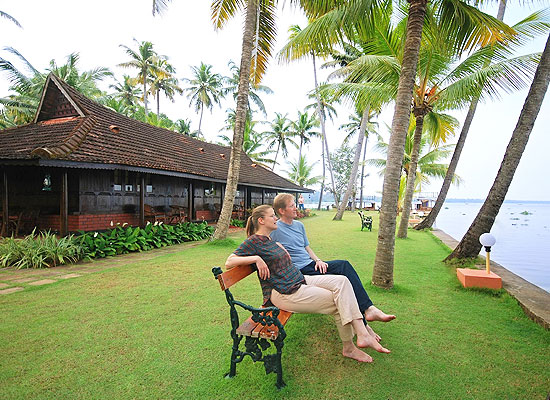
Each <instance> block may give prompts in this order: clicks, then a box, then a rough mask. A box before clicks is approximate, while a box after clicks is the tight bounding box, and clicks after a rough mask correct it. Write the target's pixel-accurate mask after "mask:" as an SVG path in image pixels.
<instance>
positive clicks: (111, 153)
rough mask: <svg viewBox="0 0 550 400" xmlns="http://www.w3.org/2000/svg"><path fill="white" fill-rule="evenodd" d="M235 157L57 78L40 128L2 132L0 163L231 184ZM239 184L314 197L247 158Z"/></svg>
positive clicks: (40, 114)
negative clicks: (143, 172) (124, 170)
mask: <svg viewBox="0 0 550 400" xmlns="http://www.w3.org/2000/svg"><path fill="white" fill-rule="evenodd" d="M230 154H231V149H230V148H229V147H225V146H220V145H217V144H212V143H206V142H202V141H200V140H197V139H194V138H191V137H189V136H187V135H182V134H179V133H176V132H173V131H170V130H167V129H163V128H158V127H155V126H152V125H149V124H145V123H143V122H140V121H136V120H134V119H132V118H128V117H126V116H124V115H121V114H118V113H116V112H115V111H113V110H110V109H108V108H106V107H104V106H102V105H100V104H98V103H96V102H94V101H92V100H90V99H88V98H87V97H85V96H84V95H82V94H80V93H79V92H77V91H76V90H75V89H73V88H72V87H70V86H69V85H67V84H66V83H65V82H63V81H62V80H60V79H59V78H57V77H56V76H55V75H53V74H50V75H49V76H48V79H47V81H46V85H45V89H44V92H43V94H42V99H41V101H40V106H39V108H38V111H37V114H36V117H35V122H34V123H31V124H27V125H23V126H19V127H15V128H9V129H5V130H2V131H0V163H5V162H6V160H9V161H11V163H13V162H14V161H17V160H21V161H23V160H32V159H40V160H45V159H46V160H56V161H59V162H60V163H61V162H65V164H66V163H67V162H74V163H85V164H86V165H90V164H101V165H103V166H105V165H112V166H113V168H116V166H119V165H123V166H130V167H140V168H146V169H151V170H157V171H158V172H159V173H163V172H165V171H169V172H175V173H183V174H189V175H194V176H197V178H198V179H200V177H204V178H212V179H215V180H223V181H225V180H226V179H227V169H228V166H229V157H230ZM50 165H52V164H50ZM53 165H55V162H54V163H53ZM239 183H240V184H248V185H253V186H260V187H269V188H277V189H284V190H290V191H310V190H308V189H305V188H302V187H300V186H298V185H295V184H294V183H292V182H290V181H288V180H287V179H284V178H282V177H281V176H279V175H277V174H275V173H273V172H272V171H270V170H268V169H266V168H264V167H262V166H260V165H257V164H255V163H254V161H252V160H251V159H250V158H249V157H248V156H247V155H246V154H245V153H244V152H243V153H241V169H240V175H239Z"/></svg>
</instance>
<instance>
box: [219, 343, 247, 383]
mask: <svg viewBox="0 0 550 400" xmlns="http://www.w3.org/2000/svg"><path fill="white" fill-rule="evenodd" d="M242 338H243V337H242V336H239V335H235V336H234V337H233V350H232V351H231V366H230V367H229V372H228V373H227V374H225V375H224V376H225V377H226V378H233V377H234V376H235V375H237V362H238V361H237V358H238V357H239V353H240V352H239V344H240V343H241V340H242Z"/></svg>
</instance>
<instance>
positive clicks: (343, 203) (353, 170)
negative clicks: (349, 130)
mask: <svg viewBox="0 0 550 400" xmlns="http://www.w3.org/2000/svg"><path fill="white" fill-rule="evenodd" d="M369 114H370V109H369V107H367V108H366V109H365V111H363V116H362V117H361V125H360V127H359V138H358V139H357V146H356V147H355V154H354V157H353V164H352V166H351V174H350V177H349V182H348V187H347V188H346V192H345V193H344V197H343V198H342V201H341V202H340V205H339V206H338V211H337V212H336V215H335V216H334V218H333V219H332V220H333V221H341V220H342V216H343V215H344V210H345V209H346V204H348V199H349V197H350V196H351V194H352V192H353V188H354V186H355V182H357V169H358V168H359V159H360V158H361V150H363V141H364V140H365V131H366V130H367V122H368V120H369ZM354 200H355V199H354ZM354 202H355V201H354Z"/></svg>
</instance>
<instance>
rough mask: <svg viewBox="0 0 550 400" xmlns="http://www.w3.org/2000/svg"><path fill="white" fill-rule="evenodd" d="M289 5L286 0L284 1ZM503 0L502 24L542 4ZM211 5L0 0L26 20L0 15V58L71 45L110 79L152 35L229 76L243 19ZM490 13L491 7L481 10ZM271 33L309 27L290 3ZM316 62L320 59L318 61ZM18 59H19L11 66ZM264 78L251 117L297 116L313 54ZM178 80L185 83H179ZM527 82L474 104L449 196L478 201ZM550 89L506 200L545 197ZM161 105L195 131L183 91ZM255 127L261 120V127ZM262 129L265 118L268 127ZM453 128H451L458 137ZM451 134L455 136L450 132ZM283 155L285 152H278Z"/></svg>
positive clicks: (211, 115)
mask: <svg viewBox="0 0 550 400" xmlns="http://www.w3.org/2000/svg"><path fill="white" fill-rule="evenodd" d="M286 3H288V2H286ZM518 3H519V2H517V1H516V2H510V3H509V6H508V9H507V11H506V15H505V17H504V20H505V22H507V23H509V24H513V23H515V22H517V21H519V20H520V19H521V18H523V17H525V16H527V15H528V14H530V13H532V12H533V11H535V10H537V9H540V8H541V7H542V6H541V5H540V3H536V6H532V7H528V6H525V5H519V4H518ZM210 4H211V1H207V0H201V1H196V0H173V2H172V3H169V5H168V8H167V10H166V11H165V12H164V13H163V14H162V15H161V16H155V17H153V16H152V13H151V5H152V1H151V0H116V1H106V0H96V1H94V2H82V1H81V2H79V1H75V0H72V1H71V0H49V1H38V0H18V1H16V2H14V1H4V0H0V10H1V11H4V12H6V13H8V14H10V15H11V16H13V17H14V18H16V19H17V20H18V21H19V22H20V24H21V25H22V26H23V28H22V29H20V28H18V27H16V26H15V25H14V24H12V23H11V22H10V21H8V20H6V19H0V57H3V58H5V59H7V60H10V61H15V59H14V57H13V56H12V55H11V54H9V53H8V52H6V51H5V50H3V49H4V48H5V47H7V46H10V47H14V48H15V49H17V50H18V51H19V52H20V53H21V54H22V55H23V56H24V57H25V58H26V59H27V60H28V61H29V62H30V63H31V64H32V65H34V66H35V67H36V68H37V69H38V70H40V71H43V70H45V69H46V68H47V67H48V65H49V62H50V60H52V59H55V60H56V61H57V63H58V64H63V63H64V61H65V59H66V57H67V56H68V55H69V54H70V53H73V52H78V53H80V62H79V65H80V70H81V71H83V70H88V69H93V68H96V67H100V66H102V67H108V68H109V69H110V70H111V71H112V72H113V73H114V74H115V77H116V78H117V79H121V78H122V74H123V73H125V74H129V75H134V74H135V71H134V70H131V69H124V68H121V67H118V64H120V63H122V62H125V61H127V60H128V58H127V56H126V54H125V53H124V50H123V49H122V48H121V47H120V45H121V44H123V45H126V46H129V47H131V48H134V49H137V44H136V43H135V42H134V41H133V39H136V40H138V41H145V40H146V41H150V42H152V43H153V44H154V48H155V50H156V51H157V52H158V53H159V54H162V55H166V56H168V58H169V60H170V63H171V64H172V65H173V66H174V67H175V68H176V76H177V77H179V78H184V77H187V78H190V77H191V66H198V65H199V64H200V63H201V62H204V63H207V64H211V65H213V70H214V72H218V73H220V74H222V75H229V73H230V72H229V68H228V66H227V64H228V62H229V60H233V61H235V62H236V63H237V64H239V62H240V53H241V44H242V25H243V22H244V18H243V17H242V16H238V17H237V18H235V19H234V20H232V21H231V22H230V23H229V24H228V25H227V26H226V27H225V28H224V29H223V30H221V31H216V30H215V29H214V28H213V25H212V23H211V19H210ZM487 12H488V13H490V14H491V15H496V8H490V9H488V10H487ZM277 24H278V39H277V44H276V46H275V49H276V52H277V51H278V50H279V49H280V48H281V47H282V46H283V45H284V43H285V41H286V40H287V38H288V27H289V26H290V25H293V24H298V25H300V26H301V27H304V26H305V25H306V19H305V17H304V16H303V15H302V14H301V12H300V11H299V10H296V9H293V8H291V7H290V6H289V5H288V4H287V5H286V6H285V7H284V8H283V9H282V10H279V18H278V21H277ZM545 42H546V37H541V38H536V39H534V40H533V41H532V42H531V43H530V44H529V46H528V47H527V48H525V50H524V51H522V52H521V54H527V53H531V52H540V51H542V50H543V49H544V45H545ZM319 64H321V63H318V65H319ZM16 65H18V66H21V65H20V64H17V63H16ZM330 72H331V70H329V69H321V70H319V71H318V74H319V77H320V80H321V81H324V80H326V79H327V76H328V74H329V73H330ZM112 83H114V81H112V80H110V81H106V82H104V83H103V84H102V85H101V87H102V89H104V90H107V89H108V85H109V84H112ZM262 84H264V85H266V86H268V87H270V88H271V89H272V90H273V91H274V93H273V94H271V95H264V96H263V97H262V98H263V100H264V103H265V105H266V108H267V111H268V116H267V118H264V116H263V115H261V114H256V117H255V118H256V119H257V120H260V121H263V120H272V119H273V117H274V113H275V112H279V113H282V114H285V113H288V116H289V118H291V119H295V118H296V115H297V111H298V110H303V109H304V107H305V106H306V105H307V104H310V103H311V100H309V99H308V98H307V93H308V92H309V91H310V90H311V89H313V87H314V82H313V67H312V63H311V60H302V61H299V62H293V63H290V64H287V63H280V62H279V61H278V60H277V59H276V58H274V59H273V60H271V62H270V65H269V67H268V70H267V73H266V75H265V77H264V79H263V82H262ZM181 86H182V87H185V83H184V82H182V83H181ZM8 88H9V83H8V82H7V79H6V75H3V74H2V73H1V72H0V96H1V97H4V96H6V95H7V94H9V90H8ZM526 94H527V89H525V90H522V91H521V92H517V93H514V94H511V95H509V94H503V96H502V98H501V100H499V101H493V102H487V103H484V104H481V105H480V106H478V110H477V113H476V116H475V118H474V121H473V123H472V126H471V128H470V133H469V135H468V139H467V141H466V144H465V147H464V150H463V152H462V155H461V159H460V162H459V165H458V168H457V171H456V172H457V174H458V175H459V176H460V177H461V178H462V180H463V183H462V184H461V185H460V186H459V187H455V186H453V187H451V189H450V191H449V195H448V197H449V198H470V199H484V198H485V197H486V196H487V193H488V191H489V189H490V187H491V185H492V183H493V181H494V178H495V176H496V174H497V171H498V169H499V166H500V163H501V161H502V158H503V156H504V152H505V150H506V146H507V145H508V142H509V140H510V137H511V135H512V132H513V129H514V127H515V125H516V123H517V119H518V116H519V114H520V111H521V108H522V106H523V103H524V101H525V97H526ZM548 97H550V96H546V98H545V101H544V103H543V106H542V108H541V110H540V113H539V116H538V119H537V121H536V123H535V126H534V129H533V132H532V133H531V137H530V140H529V143H528V145H527V148H526V150H525V152H524V154H523V157H522V160H521V163H520V165H519V167H518V169H517V171H516V174H515V176H514V180H513V182H512V185H511V186H510V189H509V191H508V195H507V197H506V199H508V200H547V201H550V185H548V184H545V183H544V182H548V178H544V177H545V176H546V173H547V164H546V159H545V157H548V155H546V156H545V154H547V152H548V149H550V132H549V130H550V99H549V98H548ZM234 107H235V105H234V102H232V99H227V100H225V101H223V102H222V106H221V107H217V106H215V107H214V109H213V111H212V112H207V111H205V114H204V118H203V123H202V124H203V125H202V131H203V132H204V134H205V136H206V138H207V139H208V140H209V141H217V135H219V134H221V133H223V134H228V133H229V132H227V131H222V132H220V130H221V129H222V127H223V126H224V125H225V123H224V120H225V118H226V110H227V109H228V108H234ZM337 110H338V118H337V119H336V121H335V122H334V123H330V121H328V122H327V134H328V138H329V146H330V148H331V151H332V150H334V149H336V148H337V147H338V146H339V145H340V143H341V141H342V139H343V137H344V134H343V131H342V130H339V129H338V127H339V126H340V125H341V124H342V123H345V122H347V120H348V116H349V115H350V113H351V109H349V108H346V107H345V106H338V107H337ZM161 112H165V113H166V114H167V115H168V116H169V117H170V118H171V119H173V120H176V119H179V118H189V119H191V121H192V129H197V127H198V121H199V117H198V114H197V113H195V111H194V109H193V108H192V107H190V105H189V100H188V99H187V97H186V96H185V95H183V96H177V97H176V101H175V102H174V103H171V102H170V101H168V100H166V99H165V98H161ZM452 114H453V115H454V116H455V117H457V118H458V120H459V121H460V122H461V123H462V121H463V120H464V116H465V112H461V111H456V112H452ZM392 116H393V105H390V106H388V107H386V108H385V109H384V110H383V112H382V114H381V116H380V117H379V119H378V122H379V124H380V133H382V134H383V135H384V136H385V137H386V139H387V138H388V133H387V132H386V129H385V124H387V125H391V120H392ZM261 128H262V126H260V130H261ZM265 129H266V130H267V125H265ZM459 133H460V130H458V131H457V136H458V134H459ZM455 141H456V139H455ZM297 153H298V152H297V151H295V152H291V153H290V155H289V159H291V160H295V159H296V158H297ZM306 154H307V156H308V161H309V162H314V161H318V162H317V164H316V167H315V168H316V171H317V173H318V174H320V172H321V165H320V159H321V147H320V143H317V142H314V143H312V144H310V145H309V146H308V147H307V148H306ZM367 157H369V158H380V157H381V155H380V154H378V153H374V152H373V151H372V142H371V143H370V146H369V149H368V156H367ZM281 161H282V160H281ZM288 169H289V166H288V164H287V163H286V162H284V161H282V162H281V165H279V166H277V167H276V169H275V171H276V172H278V173H280V174H281V175H283V176H286V172H285V171H286V170H288ZM366 172H368V173H369V176H368V177H367V178H366V179H365V193H366V194H368V195H380V193H381V191H382V183H383V180H382V178H380V177H379V176H378V173H377V170H376V169H375V168H373V167H367V171H366ZM440 186H441V181H440V180H433V181H432V184H431V185H429V186H426V187H423V191H424V192H437V191H438V190H439V188H440Z"/></svg>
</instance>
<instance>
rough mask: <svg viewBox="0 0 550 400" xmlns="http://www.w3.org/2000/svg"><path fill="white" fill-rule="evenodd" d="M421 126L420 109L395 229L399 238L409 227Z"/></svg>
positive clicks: (422, 125) (422, 117) (405, 233)
mask: <svg viewBox="0 0 550 400" xmlns="http://www.w3.org/2000/svg"><path fill="white" fill-rule="evenodd" d="M423 127H424V112H423V111H420V113H419V114H418V116H416V129H415V131H414V138H413V148H412V151H411V161H410V162H409V173H408V174H407V185H406V186H405V196H404V198H403V212H402V213H401V221H400V222H399V229H398V230H397V237H398V238H401V239H406V238H407V228H408V227H409V216H410V215H411V205H412V198H413V194H414V184H415V182H416V168H417V167H418V155H419V154H420V142H421V141H422V129H423Z"/></svg>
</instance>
